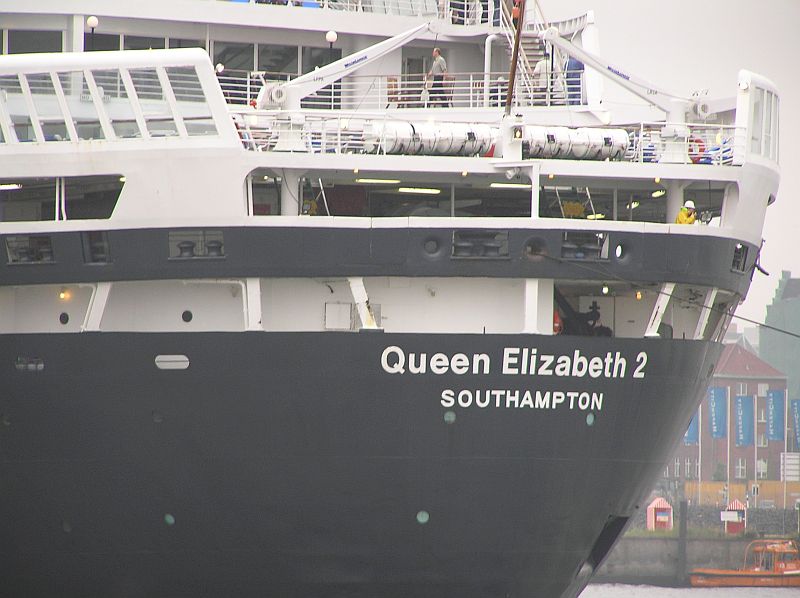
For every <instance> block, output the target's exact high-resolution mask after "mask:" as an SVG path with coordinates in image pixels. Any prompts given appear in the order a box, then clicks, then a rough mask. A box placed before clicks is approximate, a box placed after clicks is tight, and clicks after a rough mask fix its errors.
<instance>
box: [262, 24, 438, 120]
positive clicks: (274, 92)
mask: <svg viewBox="0 0 800 598" xmlns="http://www.w3.org/2000/svg"><path fill="white" fill-rule="evenodd" d="M429 29H430V23H424V24H422V25H419V26H417V27H414V28H413V29H409V30H408V31H404V32H403V33H400V34H398V35H395V36H394V37H390V38H389V39H386V40H383V41H382V42H378V43H377V44H374V45H372V46H369V47H368V48H364V49H363V50H358V51H357V52H354V53H353V54H350V55H349V56H345V57H344V58H341V59H339V60H337V61H335V62H332V63H330V64H328V65H325V66H323V67H321V68H319V69H317V70H315V71H311V72H310V73H306V74H305V75H301V76H300V77H297V78H296V79H292V80H291V81H287V82H285V83H278V84H275V85H271V86H269V85H264V87H262V88H261V91H260V92H259V94H258V98H257V100H256V106H257V107H258V108H265V107H266V106H267V105H268V104H269V103H272V104H276V105H279V106H281V107H282V108H287V109H299V108H300V100H301V99H302V98H304V97H306V96H309V95H311V94H313V93H315V92H317V91H319V90H320V89H322V88H323V87H326V86H328V85H330V84H331V83H334V82H336V81H338V80H339V79H341V78H342V77H346V76H347V75H349V74H351V73H352V72H354V71H355V70H357V69H360V68H361V67H362V66H365V65H367V64H369V63H371V62H373V61H375V60H377V59H379V58H382V57H384V56H386V55H387V54H389V53H390V52H393V51H394V50H396V49H397V48H400V47H402V46H404V45H405V44H407V43H408V42H409V41H411V40H412V39H415V38H417V37H419V36H420V35H422V34H423V33H425V32H426V31H428V30H429Z"/></svg>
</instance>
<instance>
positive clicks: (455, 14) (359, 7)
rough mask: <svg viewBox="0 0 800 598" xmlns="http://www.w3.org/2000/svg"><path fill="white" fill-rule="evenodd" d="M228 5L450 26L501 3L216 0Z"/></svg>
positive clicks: (485, 14) (479, 19) (483, 16)
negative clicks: (429, 21)
mask: <svg viewBox="0 0 800 598" xmlns="http://www.w3.org/2000/svg"><path fill="white" fill-rule="evenodd" d="M217 1H222V2H229V3H237V4H238V3H242V4H259V5H272V6H287V7H289V8H307V9H317V10H320V9H321V10H338V11H346V12H360V13H365V14H370V13H371V14H380V15H393V16H407V17H424V18H433V19H442V20H445V21H448V22H450V23H452V24H454V25H477V24H479V23H487V22H489V21H490V20H491V15H492V14H493V12H494V7H495V3H496V2H497V3H499V2H501V1H502V0H217Z"/></svg>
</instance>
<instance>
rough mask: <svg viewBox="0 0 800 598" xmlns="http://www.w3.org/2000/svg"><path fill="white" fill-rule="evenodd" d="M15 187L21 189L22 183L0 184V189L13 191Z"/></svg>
mask: <svg viewBox="0 0 800 598" xmlns="http://www.w3.org/2000/svg"><path fill="white" fill-rule="evenodd" d="M15 189H22V185H20V184H19V183H6V184H5V185H0V191H14V190H15Z"/></svg>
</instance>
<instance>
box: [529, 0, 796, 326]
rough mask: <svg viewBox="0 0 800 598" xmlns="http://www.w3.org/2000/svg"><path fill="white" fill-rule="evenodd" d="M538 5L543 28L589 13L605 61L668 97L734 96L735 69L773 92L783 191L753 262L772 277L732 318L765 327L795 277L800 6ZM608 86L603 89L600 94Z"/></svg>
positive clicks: (759, 283) (558, 1)
mask: <svg viewBox="0 0 800 598" xmlns="http://www.w3.org/2000/svg"><path fill="white" fill-rule="evenodd" d="M529 1H530V0H529ZM539 2H540V6H541V7H542V9H543V11H544V14H545V17H546V18H547V19H548V20H559V19H562V18H568V17H574V16H577V15H579V14H582V13H585V12H586V11H587V10H594V11H595V18H596V22H597V26H598V29H599V31H600V51H601V54H602V55H603V57H604V58H605V59H606V60H608V61H610V62H613V63H614V64H615V65H619V66H621V67H624V68H625V69H627V70H628V71H629V72H632V73H635V74H637V75H638V76H640V77H642V78H644V79H645V80H647V81H650V82H652V83H653V84H655V85H658V86H660V87H662V88H664V89H667V90H669V91H674V92H675V93H678V94H683V95H687V96H688V95H691V93H692V92H693V91H695V90H700V89H708V95H709V97H712V98H713V97H724V96H733V95H735V93H736V76H737V73H738V71H739V69H742V68H745V69H748V70H751V71H754V72H756V73H759V74H761V75H764V76H766V77H767V78H769V79H770V80H772V82H773V83H774V84H775V85H777V87H778V90H779V92H780V97H781V110H780V119H781V120H780V162H781V185H780V190H779V192H778V199H777V201H776V202H775V203H774V204H773V205H772V206H770V208H769V209H768V210H767V221H766V224H765V226H764V233H763V236H764V239H766V244H765V245H764V250H763V252H762V256H761V265H762V266H763V267H764V268H765V269H766V270H768V271H769V273H770V276H769V277H766V276H763V275H761V274H759V273H756V274H755V275H754V277H753V284H752V286H751V287H750V293H749V295H748V297H747V300H746V301H745V302H744V303H743V304H742V306H741V307H740V308H739V309H738V311H737V314H738V315H741V316H744V317H747V318H751V319H753V320H758V321H759V322H763V321H764V317H765V314H766V306H767V305H768V304H769V303H770V302H771V301H772V298H773V296H774V294H775V288H776V286H777V284H778V280H779V278H780V275H781V270H790V271H792V272H793V274H794V275H795V276H799V277H800V208H799V207H798V206H797V205H796V204H797V202H798V201H800V197H798V196H799V195H800V30H798V27H800V0H760V1H754V0H666V1H655V0H539ZM612 85H613V84H611V83H608V84H607V85H606V89H607V93H608V92H610V89H609V87H611V86H612ZM743 324H744V323H740V324H739V327H740V328H741V326H742V325H743ZM744 325H746V324H744ZM797 332H800V331H797Z"/></svg>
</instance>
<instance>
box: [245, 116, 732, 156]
mask: <svg viewBox="0 0 800 598" xmlns="http://www.w3.org/2000/svg"><path fill="white" fill-rule="evenodd" d="M231 115H232V117H233V120H234V123H235V124H236V129H237V130H238V132H239V137H240V139H241V142H242V145H243V147H245V148H246V149H248V150H251V151H257V152H270V151H282V150H285V151H298V152H307V153H320V154H362V153H374V154H386V153H387V149H386V148H387V146H391V145H392V144H394V147H399V145H398V144H397V143H394V142H395V140H394V139H391V140H389V139H386V138H385V137H384V135H385V134H386V131H390V130H391V127H387V126H386V125H387V124H391V123H408V122H409V120H410V118H398V117H397V116H394V115H391V114H388V113H386V112H374V113H367V112H359V113H358V114H353V113H349V112H345V111H342V112H341V113H340V114H333V115H332V114H330V113H327V114H324V113H320V112H318V111H304V112H301V113H294V115H293V117H292V118H289V117H288V116H287V115H286V114H285V113H281V112H280V111H263V110H262V111H257V110H232V111H231ZM440 125H441V123H440ZM441 126H443V127H444V126H446V125H441ZM454 126H455V125H454ZM458 126H462V127H463V128H465V129H470V127H473V128H475V130H478V129H480V128H482V129H481V133H482V134H483V133H486V132H487V131H486V128H487V127H488V125H485V124H484V125H470V124H463V125H458ZM488 128H489V129H491V135H493V136H494V137H496V136H497V135H499V130H498V129H497V128H496V127H488ZM622 128H624V129H625V131H627V133H628V139H629V144H628V148H627V151H626V152H625V155H624V157H623V158H622V161H626V162H640V163H649V162H669V163H684V164H707V165H717V166H723V165H732V164H733V163H734V160H733V156H734V152H735V151H738V148H736V147H735V145H734V144H735V141H734V139H735V137H736V136H735V132H736V127H734V126H723V125H713V126H712V125H699V124H692V125H687V126H686V127H685V132H684V133H683V134H680V135H675V136H668V133H667V132H668V131H673V130H676V129H680V128H681V127H679V126H676V127H672V126H669V125H665V123H641V124H640V125H638V126H632V127H622ZM552 129H558V130H561V131H563V130H564V128H563V127H552ZM601 129H602V127H601ZM376 132H377V133H376ZM554 133H556V131H554ZM557 136H558V137H559V139H564V137H563V136H561V135H558V134H557ZM387 144H388V145H387ZM434 153H435V152H434ZM568 154H569V148H566V149H565V150H564V151H563V152H562V155H568Z"/></svg>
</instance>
